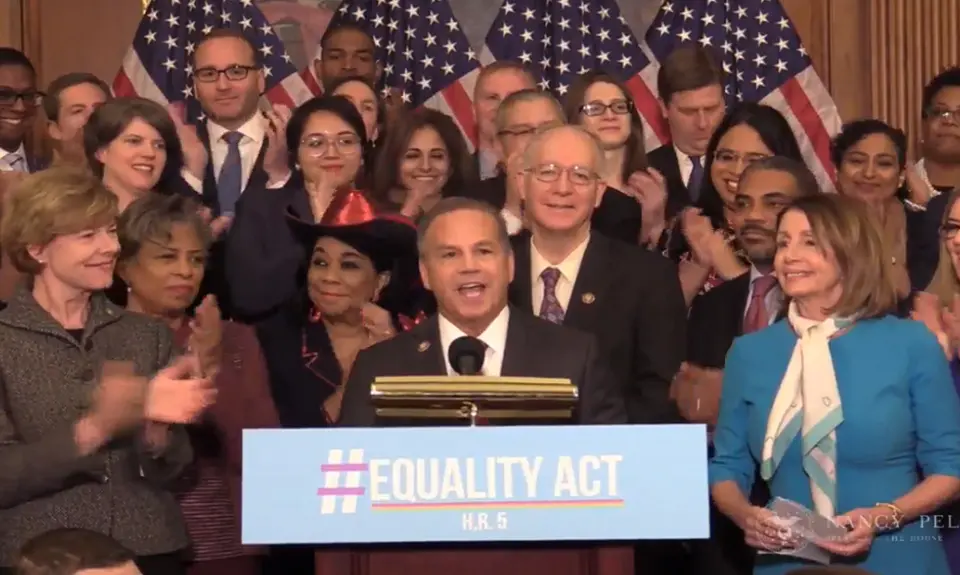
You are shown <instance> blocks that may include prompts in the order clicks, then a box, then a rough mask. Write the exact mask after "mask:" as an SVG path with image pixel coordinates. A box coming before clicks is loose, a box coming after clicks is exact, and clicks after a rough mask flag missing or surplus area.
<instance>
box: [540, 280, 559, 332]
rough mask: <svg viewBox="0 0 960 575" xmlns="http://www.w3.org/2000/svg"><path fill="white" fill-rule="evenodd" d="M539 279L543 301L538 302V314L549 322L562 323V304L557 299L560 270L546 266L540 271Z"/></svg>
mask: <svg viewBox="0 0 960 575" xmlns="http://www.w3.org/2000/svg"><path fill="white" fill-rule="evenodd" d="M540 279H542V280H543V301H542V302H541V303H540V313H539V314H538V315H539V316H540V317H541V318H543V319H545V320H547V321H549V322H553V323H555V324H557V325H563V316H564V312H563V306H561V305H560V300H559V299H557V282H558V281H559V280H560V270H558V269H557V268H547V269H545V270H543V272H541V273H540Z"/></svg>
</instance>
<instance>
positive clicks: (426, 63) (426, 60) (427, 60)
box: [420, 56, 433, 69]
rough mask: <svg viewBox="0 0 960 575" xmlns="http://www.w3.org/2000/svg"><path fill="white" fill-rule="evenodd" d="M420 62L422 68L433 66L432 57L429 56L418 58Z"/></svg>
mask: <svg viewBox="0 0 960 575" xmlns="http://www.w3.org/2000/svg"><path fill="white" fill-rule="evenodd" d="M420 63H421V64H423V67H424V69H426V68H429V67H431V66H433V58H431V57H430V56H424V57H423V60H420Z"/></svg>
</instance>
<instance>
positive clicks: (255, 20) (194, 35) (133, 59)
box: [113, 0, 312, 121]
mask: <svg viewBox="0 0 960 575" xmlns="http://www.w3.org/2000/svg"><path fill="white" fill-rule="evenodd" d="M217 28H234V29H238V30H240V31H241V32H243V34H244V35H245V36H246V37H247V38H248V39H249V40H250V41H251V42H252V43H253V45H254V47H255V48H256V49H257V51H259V52H260V56H261V61H262V64H263V73H264V75H265V76H266V81H267V86H266V94H265V95H266V97H267V99H269V100H270V101H271V102H272V103H274V104H283V105H285V106H289V107H291V108H293V107H295V106H297V105H299V104H301V103H302V102H304V101H306V100H308V99H309V98H310V97H311V96H312V94H311V92H310V90H309V89H308V88H307V85H306V84H305V83H304V81H303V78H302V77H301V76H300V75H299V74H298V73H297V72H298V71H297V69H296V67H295V66H294V65H293V63H292V60H291V59H290V56H289V55H287V53H286V51H285V50H284V48H283V43H282V42H281V41H280V39H279V38H278V37H277V35H276V34H275V33H274V31H273V28H272V27H271V26H270V24H269V23H268V22H267V20H266V18H264V16H263V13H261V12H260V10H259V9H257V7H256V6H255V5H254V2H253V0H153V2H151V3H150V5H149V6H148V7H147V11H146V13H145V14H144V16H143V19H142V20H141V21H140V26H139V27H138V28H137V33H136V36H135V37H134V39H133V44H132V45H131V46H130V49H129V50H127V54H126V55H125V56H124V58H123V65H122V66H121V68H120V71H119V72H118V73H117V76H116V78H114V80H113V92H114V94H115V95H117V96H141V97H144V98H149V99H151V100H154V101H156V102H159V103H161V104H165V105H166V104H171V103H180V102H182V103H184V104H185V108H186V117H187V119H189V120H190V121H199V120H202V119H203V114H202V112H201V110H200V105H199V103H198V102H197V100H196V98H194V94H193V79H192V70H191V68H190V55H191V54H192V53H193V51H194V49H195V47H196V45H197V43H198V42H199V41H200V40H201V39H202V38H203V37H204V36H205V35H206V34H208V33H210V32H211V31H212V30H215V29H217Z"/></svg>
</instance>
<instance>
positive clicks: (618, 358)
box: [510, 233, 687, 423]
mask: <svg viewBox="0 0 960 575" xmlns="http://www.w3.org/2000/svg"><path fill="white" fill-rule="evenodd" d="M530 249H531V246H530V235H529V234H523V235H520V236H516V237H514V239H513V252H514V258H515V261H516V264H515V266H516V268H515V269H516V271H515V273H514V276H513V283H511V284H510V302H511V303H512V304H513V305H514V306H516V307H517V308H519V309H521V310H523V311H524V312H525V313H533V314H537V313H538V312H539V310H534V309H533V299H532V298H533V287H532V284H531V282H532V278H531V271H530V266H531V263H530ZM686 324H687V310H686V304H685V303H684V299H683V293H682V291H681V288H680V280H679V276H678V275H677V267H676V265H675V264H674V263H673V262H671V261H670V260H668V259H666V258H665V257H663V256H661V255H660V254H657V253H654V252H650V251H647V250H644V249H642V248H640V247H639V246H635V245H628V244H625V243H623V242H618V241H616V240H612V239H609V238H607V237H605V236H603V235H602V234H597V233H594V234H592V235H591V237H590V241H589V243H588V244H587V249H586V252H585V253H584V255H583V262H582V263H581V265H580V271H579V272H578V273H577V279H576V282H575V283H574V286H573V294H572V295H571V297H570V304H569V305H568V306H567V311H566V314H565V315H564V320H563V325H564V326H566V327H571V328H574V329H577V330H580V331H583V332H586V333H589V334H593V335H594V336H596V338H597V340H598V342H599V344H600V351H601V353H602V354H603V356H604V358H605V361H606V363H607V365H608V366H609V368H610V370H611V371H612V372H613V374H614V376H615V377H616V379H617V381H619V382H620V383H621V384H622V385H624V389H623V394H624V396H625V398H626V404H627V414H628V416H629V421H630V423H666V422H675V421H678V419H679V413H677V411H676V407H675V406H674V404H673V402H672V401H670V398H669V390H670V381H671V380H672V379H673V376H674V375H675V374H676V373H677V370H678V369H679V368H680V363H681V362H682V361H683V358H684V355H685V347H686V341H687V339H686V338H687V330H686Z"/></svg>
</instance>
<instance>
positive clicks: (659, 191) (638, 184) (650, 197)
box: [625, 168, 667, 221]
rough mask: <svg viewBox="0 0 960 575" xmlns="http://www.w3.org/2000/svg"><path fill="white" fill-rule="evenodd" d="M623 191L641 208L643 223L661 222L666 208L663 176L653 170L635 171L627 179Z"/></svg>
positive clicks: (665, 187) (665, 185)
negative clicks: (656, 220)
mask: <svg viewBox="0 0 960 575" xmlns="http://www.w3.org/2000/svg"><path fill="white" fill-rule="evenodd" d="M625 191H626V192H627V193H628V194H630V195H631V196H633V198H634V199H635V200H637V201H638V202H640V205H642V206H643V214H644V221H647V218H652V219H660V220H663V218H664V212H665V210H666V206H667V181H666V180H665V179H664V177H663V174H661V173H660V172H658V171H657V170H655V169H653V168H647V169H646V170H645V171H644V170H639V171H636V172H634V173H632V174H630V177H629V178H628V179H627V189H626V190H625Z"/></svg>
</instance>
